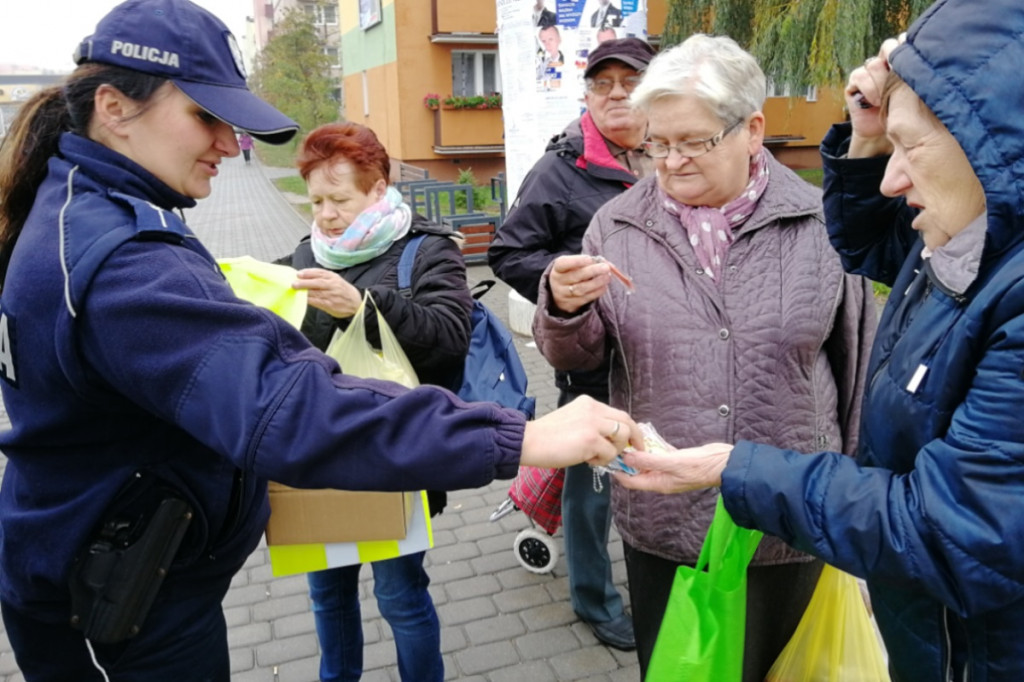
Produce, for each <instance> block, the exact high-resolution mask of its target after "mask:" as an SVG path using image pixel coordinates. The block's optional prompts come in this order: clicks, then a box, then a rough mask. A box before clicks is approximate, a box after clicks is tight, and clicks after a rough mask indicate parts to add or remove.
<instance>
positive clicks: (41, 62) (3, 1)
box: [0, 0, 253, 71]
mask: <svg viewBox="0 0 1024 682" xmlns="http://www.w3.org/2000/svg"><path fill="white" fill-rule="evenodd" d="M193 1H194V2H195V3H196V4H197V5H200V6H202V7H205V8H206V9H208V10H210V11H211V12H213V13H214V14H216V15H217V16H218V17H219V18H220V20H221V21H223V22H224V23H225V24H227V26H228V28H229V29H231V32H232V33H234V34H235V37H237V38H238V41H239V43H241V42H242V40H243V38H244V36H245V17H246V16H247V15H248V16H252V12H253V10H252V7H253V3H252V0H193ZM118 4H119V1H118V0H0V64H19V65H21V66H37V67H39V68H43V69H52V70H60V71H71V70H72V69H73V68H74V67H75V63H74V62H73V61H72V59H71V55H72V54H73V53H74V51H75V48H76V47H78V43H79V42H81V40H82V39H83V38H85V37H86V36H88V35H91V34H92V32H93V29H94V28H96V23H97V22H98V21H99V20H100V19H101V18H102V17H103V15H104V14H106V13H107V12H108V11H109V10H110V9H111V8H113V7H116V6H117V5H118Z"/></svg>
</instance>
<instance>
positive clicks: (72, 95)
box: [0, 64, 167, 278]
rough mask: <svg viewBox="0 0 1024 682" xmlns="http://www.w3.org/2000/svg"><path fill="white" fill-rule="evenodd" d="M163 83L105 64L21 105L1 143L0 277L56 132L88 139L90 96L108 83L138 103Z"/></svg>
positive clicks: (83, 69)
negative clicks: (75, 134) (69, 133)
mask: <svg viewBox="0 0 1024 682" xmlns="http://www.w3.org/2000/svg"><path fill="white" fill-rule="evenodd" d="M165 82H167V81H166V79H165V78H160V77H157V76H148V75H146V74H142V73H139V72H138V71H132V70H130V69H124V68H121V67H118V66H109V65H106V64H83V65H82V66H79V67H78V68H77V69H75V71H74V72H73V73H71V75H69V76H68V77H67V79H66V80H65V81H64V83H63V85H55V86H53V87H50V88H47V89H45V90H42V91H40V92H38V93H36V94H35V95H34V96H33V97H32V98H31V99H29V100H28V101H27V102H25V104H23V105H22V107H21V109H19V110H18V115H17V116H16V117H15V119H14V122H13V123H12V124H11V129H10V130H9V131H8V133H7V137H5V138H4V140H3V143H2V144H0V278H2V277H3V276H4V275H5V274H6V273H7V264H8V263H9V262H10V258H11V251H12V250H13V249H14V244H15V242H16V241H17V239H18V235H20V234H21V228H22V227H23V226H24V225H25V220H26V219H27V218H28V214H29V211H30V210H32V204H33V203H34V202H35V196H36V190H37V189H38V188H39V185H40V183H41V182H42V181H43V178H44V177H45V176H46V164H47V161H48V160H49V158H50V157H51V156H54V155H55V154H56V153H57V143H58V141H59V139H60V135H61V133H64V132H73V133H77V134H78V135H81V136H82V137H86V136H88V132H89V124H90V122H91V121H92V115H93V111H94V102H95V94H96V90H97V88H99V87H100V86H101V85H105V84H106V85H111V86H112V87H114V88H117V89H118V90H119V91H121V92H122V93H123V94H124V95H125V96H127V97H130V98H131V99H133V100H135V101H137V102H143V103H145V102H147V101H148V100H149V98H150V97H152V96H153V93H154V92H156V91H157V90H158V89H159V88H160V87H161V86H162V85H163V84H164V83H165Z"/></svg>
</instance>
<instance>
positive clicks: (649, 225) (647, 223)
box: [644, 220, 654, 227]
mask: <svg viewBox="0 0 1024 682" xmlns="http://www.w3.org/2000/svg"><path fill="white" fill-rule="evenodd" d="M644 225H646V226H647V227H654V221H653V220H648V221H647V222H646V223H644Z"/></svg>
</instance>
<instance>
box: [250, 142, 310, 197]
mask: <svg viewBox="0 0 1024 682" xmlns="http://www.w3.org/2000/svg"><path fill="white" fill-rule="evenodd" d="M298 148H299V136H298V135H296V136H295V137H293V138H292V141H291V142H288V143H286V144H266V143H265V142H260V141H259V140H257V141H256V156H258V157H259V159H260V161H261V162H263V165H264V166H271V167H273V168H294V167H295V154H296V152H297V151H298ZM303 191H305V190H303Z"/></svg>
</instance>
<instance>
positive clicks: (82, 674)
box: [0, 585, 231, 682]
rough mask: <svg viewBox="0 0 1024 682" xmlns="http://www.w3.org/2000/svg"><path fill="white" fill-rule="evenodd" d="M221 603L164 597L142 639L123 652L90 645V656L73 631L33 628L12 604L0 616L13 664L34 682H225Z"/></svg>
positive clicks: (214, 598)
mask: <svg viewBox="0 0 1024 682" xmlns="http://www.w3.org/2000/svg"><path fill="white" fill-rule="evenodd" d="M226 588H227V586H226V585H225V590H226ZM223 596H224V592H223V591H213V592H210V593H207V594H202V595H198V596H193V597H189V598H185V599H179V598H177V597H175V596H174V595H173V594H168V595H161V597H158V598H157V602H156V603H155V604H154V605H153V607H152V609H151V610H150V612H149V614H148V615H147V616H146V620H145V621H143V624H142V630H141V631H140V632H139V634H138V635H136V636H135V637H132V638H131V639H127V640H125V641H124V642H121V643H119V644H93V645H92V654H90V651H89V647H88V646H87V644H86V641H85V637H84V636H83V635H82V633H81V632H79V631H77V630H73V629H72V628H71V626H70V625H68V624H66V623H44V622H42V621H38V620H35V619H34V618H32V617H31V615H30V614H26V613H22V612H21V611H17V610H15V609H14V608H12V607H11V606H10V605H8V604H7V603H3V604H0V608H2V610H3V619H4V627H5V629H6V630H7V637H8V639H9V640H10V642H11V647H12V648H13V649H14V657H15V660H16V661H17V662H18V667H19V668H20V670H21V673H22V674H23V675H24V676H25V679H26V680H29V681H30V682H66V681H67V680H75V682H103V681H104V680H106V679H110V680H117V682H182V681H183V680H189V681H192V680H194V681H195V682H228V680H229V679H230V667H231V666H230V662H229V659H228V636H227V627H226V625H225V622H224V611H223V609H222V608H221V600H222V599H223ZM92 655H95V657H96V662H95V663H94V662H93V661H92Z"/></svg>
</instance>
